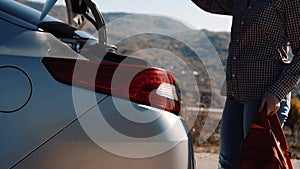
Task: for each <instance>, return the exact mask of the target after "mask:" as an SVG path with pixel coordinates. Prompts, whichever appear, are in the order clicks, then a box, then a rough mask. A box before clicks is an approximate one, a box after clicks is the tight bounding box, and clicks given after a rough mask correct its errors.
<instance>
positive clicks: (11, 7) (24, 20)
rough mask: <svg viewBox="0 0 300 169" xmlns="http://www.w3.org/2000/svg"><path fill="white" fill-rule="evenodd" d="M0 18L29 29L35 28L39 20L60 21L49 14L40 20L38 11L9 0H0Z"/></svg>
mask: <svg viewBox="0 0 300 169" xmlns="http://www.w3.org/2000/svg"><path fill="white" fill-rule="evenodd" d="M0 18H2V19H5V20H8V21H9V22H12V23H14V24H17V25H20V26H23V27H30V28H31V29H34V28H35V29H37V28H38V25H39V24H40V23H41V22H48V21H60V20H58V19H56V18H54V17H51V16H49V15H48V16H46V17H45V18H44V19H43V20H42V21H41V20H40V18H41V12H40V11H38V10H36V9H33V8H31V7H28V6H26V5H24V4H22V3H19V2H17V1H11V0H9V1H8V0H6V1H0Z"/></svg>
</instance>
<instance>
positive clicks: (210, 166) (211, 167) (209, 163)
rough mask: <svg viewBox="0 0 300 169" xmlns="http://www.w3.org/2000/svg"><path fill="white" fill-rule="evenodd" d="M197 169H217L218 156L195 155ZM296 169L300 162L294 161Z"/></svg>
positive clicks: (298, 168) (207, 154) (299, 166)
mask: <svg viewBox="0 0 300 169" xmlns="http://www.w3.org/2000/svg"><path fill="white" fill-rule="evenodd" d="M195 159H196V169H217V166H218V155H217V154H210V153H195ZM292 163H293V167H294V169H300V160H294V159H293V160H292Z"/></svg>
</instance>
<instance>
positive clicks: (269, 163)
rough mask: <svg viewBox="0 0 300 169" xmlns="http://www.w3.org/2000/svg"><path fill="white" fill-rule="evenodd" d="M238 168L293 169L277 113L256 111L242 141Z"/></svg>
mask: <svg viewBox="0 0 300 169" xmlns="http://www.w3.org/2000/svg"><path fill="white" fill-rule="evenodd" d="M270 124H271V125H270ZM271 126H272V129H273V131H274V132H273V131H272V130H271ZM238 169H293V166H292V163H291V160H290V154H289V152H288V148H287V145H286V138H285V136H284V134H283V130H282V128H281V125H280V122H279V119H278V116H277V114H276V115H273V116H270V117H269V116H268V117H267V115H266V113H257V115H256V117H255V122H254V123H253V124H252V125H251V127H250V131H249V133H248V135H247V136H246V138H245V140H244V142H243V145H242V150H241V153H240V156H239V161H238Z"/></svg>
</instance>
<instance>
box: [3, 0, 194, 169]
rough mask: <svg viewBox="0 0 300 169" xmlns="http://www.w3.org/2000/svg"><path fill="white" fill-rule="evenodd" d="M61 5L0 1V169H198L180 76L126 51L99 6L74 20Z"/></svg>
mask: <svg viewBox="0 0 300 169" xmlns="http://www.w3.org/2000/svg"><path fill="white" fill-rule="evenodd" d="M55 2H56V0H47V1H46V2H45V4H44V6H43V9H42V11H39V10H35V9H33V8H31V7H28V6H26V5H23V4H22V3H19V2H17V1H13V0H0V9H1V10H0V30H1V31H0V79H1V81H0V168H1V169H6V168H15V169H93V168H95V169H96V168H97V169H99V168H103V169H119V168H120V169H121V168H122V169H141V168H143V169H193V168H194V156H193V149H192V141H191V137H190V134H189V129H188V127H187V126H186V125H185V122H184V120H183V119H182V117H181V116H180V115H179V114H180V96H179V91H178V89H177V86H176V82H175V80H174V78H173V75H172V73H171V72H169V71H167V70H164V69H160V68H157V67H153V66H151V65H149V64H148V63H147V62H146V61H144V60H141V59H138V58H132V57H129V56H123V55H120V54H118V53H117V49H116V47H115V46H113V45H110V44H107V43H106V31H105V23H104V20H103V17H102V15H101V12H99V11H98V9H97V8H96V5H95V4H94V3H93V2H92V1H91V0H81V1H80V0H66V6H67V9H68V11H67V14H68V19H69V20H68V23H64V22H62V21H61V20H59V19H56V18H54V17H51V16H49V15H48V12H49V11H50V10H51V9H52V8H53V6H54V4H55ZM87 23H89V24H91V25H93V26H94V28H95V30H98V31H97V35H96V36H94V35H91V34H88V33H87V32H85V31H82V30H81V28H83V27H84V25H85V24H87Z"/></svg>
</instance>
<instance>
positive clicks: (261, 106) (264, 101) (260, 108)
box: [258, 99, 266, 112]
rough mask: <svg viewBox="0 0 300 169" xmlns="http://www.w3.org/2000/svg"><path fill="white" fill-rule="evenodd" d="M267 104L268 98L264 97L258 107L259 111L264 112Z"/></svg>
mask: <svg viewBox="0 0 300 169" xmlns="http://www.w3.org/2000/svg"><path fill="white" fill-rule="evenodd" d="M265 106H266V100H265V99H263V100H262V102H261V104H260V107H259V109H258V112H262V111H263V110H264V107H265Z"/></svg>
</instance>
